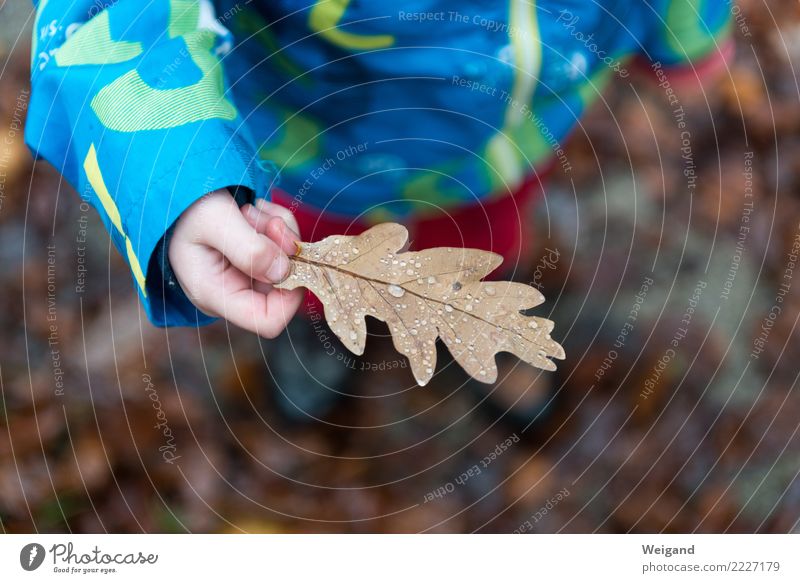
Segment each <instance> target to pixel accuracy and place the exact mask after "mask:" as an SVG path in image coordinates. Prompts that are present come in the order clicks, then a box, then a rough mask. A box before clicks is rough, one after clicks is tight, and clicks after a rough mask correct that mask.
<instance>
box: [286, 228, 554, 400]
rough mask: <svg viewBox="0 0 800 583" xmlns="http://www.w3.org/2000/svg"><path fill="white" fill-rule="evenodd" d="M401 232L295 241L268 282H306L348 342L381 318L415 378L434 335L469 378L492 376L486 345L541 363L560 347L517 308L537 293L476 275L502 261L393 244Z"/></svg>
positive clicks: (429, 363)
mask: <svg viewBox="0 0 800 583" xmlns="http://www.w3.org/2000/svg"><path fill="white" fill-rule="evenodd" d="M407 240H408V231H407V230H406V229H405V227H403V226H402V225H398V224H396V223H383V224H380V225H377V226H375V227H372V228H371V229H369V230H367V231H365V232H364V233H362V234H360V235H358V236H346V235H335V236H332V237H327V238H326V239H323V240H322V241H319V242H317V243H300V244H298V252H297V254H296V255H295V256H293V257H292V258H291V259H292V270H291V273H290V275H289V277H287V278H286V279H285V280H284V281H283V282H282V283H281V284H280V285H278V286H277V287H279V288H281V289H295V288H298V287H306V288H308V289H310V290H311V291H312V292H313V293H314V294H315V295H316V296H317V297H318V298H319V299H320V301H321V302H322V304H323V306H324V308H325V319H326V320H327V322H328V324H329V325H330V327H331V330H332V331H333V332H334V333H335V334H336V335H337V336H338V337H339V339H340V340H341V341H342V343H343V344H344V345H345V346H346V347H347V348H348V350H350V351H352V352H354V353H355V354H363V353H364V346H365V344H366V339H367V326H366V320H365V317H366V316H372V317H373V318H376V319H378V320H381V321H383V322H386V324H387V325H388V326H389V330H390V331H391V334H392V340H393V342H394V346H395V348H396V349H397V350H398V351H399V352H400V353H401V354H403V355H405V356H406V357H408V360H409V363H410V365H411V370H412V372H413V374H414V378H415V379H416V380H417V382H418V383H419V384H420V385H425V384H426V383H427V382H428V381H429V380H430V379H431V377H432V376H433V371H434V369H435V368H436V339H437V338H438V337H441V338H442V340H443V341H444V343H445V345H446V346H447V348H448V349H449V350H450V353H451V354H452V355H453V358H455V360H456V362H458V363H459V364H460V365H461V366H462V367H463V368H464V370H466V371H467V372H468V373H469V374H470V375H471V376H472V377H474V378H475V379H477V380H479V381H482V382H486V383H492V382H494V381H495V380H496V379H497V367H496V366H495V358H494V357H495V354H497V353H498V352H511V353H513V354H515V355H516V356H518V357H519V358H520V359H522V360H524V361H525V362H528V363H530V364H532V365H534V366H537V367H539V368H542V369H546V370H555V364H553V361H552V360H550V358H551V357H552V358H564V350H563V349H562V348H561V346H560V345H559V344H558V343H557V342H556V341H554V340H553V339H552V338H551V337H550V332H551V331H552V330H553V322H552V321H550V320H547V319H544V318H539V317H534V316H526V315H523V314H522V313H521V310H526V309H529V308H532V307H534V306H538V305H539V304H541V303H542V302H543V301H544V296H542V294H541V293H540V292H539V291H538V290H537V289H535V288H533V287H531V286H528V285H524V284H521V283H515V282H510V281H485V282H484V281H480V280H481V279H482V278H484V277H486V276H487V275H489V274H490V273H491V272H492V271H494V270H495V269H496V268H497V267H498V266H499V265H500V263H501V262H502V257H500V256H499V255H497V254H496V253H491V252H488V251H481V250H478V249H459V248H454V247H437V248H434V249H426V250H424V251H416V252H410V251H406V252H400V250H401V249H402V248H403V247H404V246H405V244H406V242H407Z"/></svg>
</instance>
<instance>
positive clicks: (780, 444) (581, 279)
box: [0, 0, 800, 532]
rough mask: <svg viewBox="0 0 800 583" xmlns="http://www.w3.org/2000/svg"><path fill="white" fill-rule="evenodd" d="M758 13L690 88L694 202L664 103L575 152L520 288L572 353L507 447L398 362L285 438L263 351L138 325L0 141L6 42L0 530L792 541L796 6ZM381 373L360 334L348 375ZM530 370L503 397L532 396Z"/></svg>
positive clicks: (64, 211) (588, 136)
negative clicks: (691, 535)
mask: <svg viewBox="0 0 800 583" xmlns="http://www.w3.org/2000/svg"><path fill="white" fill-rule="evenodd" d="M8 4H9V3H6V4H5V6H8ZM768 4H769V6H770V8H771V12H770V11H767V10H764V8H763V4H761V3H760V2H752V1H750V2H742V3H740V5H741V6H742V15H743V16H742V19H741V20H740V21H739V23H738V26H737V45H738V46H737V56H736V58H735V62H733V64H732V67H731V68H730V71H729V74H726V76H725V77H724V78H723V80H722V81H721V82H720V83H719V84H718V85H716V86H715V87H713V88H712V90H711V92H710V93H708V94H706V95H699V96H696V97H691V96H689V95H688V94H686V95H684V94H683V93H681V92H678V95H679V97H680V99H681V104H682V105H683V107H684V109H685V111H686V114H687V123H688V127H689V128H690V129H691V134H692V144H691V148H692V155H693V162H694V164H695V165H696V172H697V174H698V182H697V184H698V187H697V190H696V191H695V192H694V194H693V195H689V194H687V178H686V176H685V175H684V169H685V167H686V166H685V165H686V160H685V158H682V157H681V146H682V144H681V132H680V131H679V130H678V128H677V126H676V122H675V118H674V116H673V114H672V108H671V107H670V105H669V103H668V101H667V99H666V97H665V94H664V92H663V91H662V89H661V88H659V87H657V86H656V85H655V84H654V83H650V82H647V81H645V80H641V81H637V82H636V83H635V84H634V88H633V89H632V88H631V87H629V86H623V85H622V84H617V86H615V87H613V88H612V90H611V91H610V92H609V93H608V94H606V95H605V103H603V102H602V101H601V103H600V104H598V105H597V106H596V107H594V108H593V110H592V112H591V114H590V115H589V116H588V117H587V118H586V119H585V120H584V121H583V123H582V126H581V127H580V128H579V129H578V131H577V132H576V133H575V135H574V136H573V138H572V139H571V140H570V142H569V144H568V158H569V160H570V162H571V165H572V167H573V172H572V174H570V175H566V176H565V175H561V176H559V173H558V172H555V173H554V176H553V180H552V181H551V182H550V183H549V184H548V185H547V189H546V198H545V200H544V201H543V202H542V204H541V205H540V206H539V208H538V211H537V215H536V217H535V218H534V220H536V221H537V224H538V233H539V238H538V239H537V240H536V241H535V242H534V245H535V251H536V257H535V258H534V261H533V263H532V265H531V266H529V267H528V268H527V271H529V272H530V277H531V281H534V282H536V283H537V284H539V285H541V286H542V287H543V291H544V293H545V295H546V296H547V297H548V303H547V304H546V305H545V306H541V307H540V312H541V313H549V314H550V317H552V318H553V319H554V320H555V321H556V331H555V333H554V336H555V337H556V338H557V339H559V340H560V341H562V343H563V344H564V345H565V347H566V350H567V355H568V359H567V360H566V361H564V362H563V363H560V370H559V373H558V374H557V375H556V376H555V380H556V383H557V388H558V393H557V396H556V397H555V398H554V399H553V402H552V404H551V407H550V415H549V417H548V418H547V420H546V423H544V424H543V425H541V426H538V427H537V428H536V429H535V431H534V430H531V431H529V432H527V433H526V434H525V435H521V436H520V435H518V436H516V437H520V438H521V439H519V440H516V439H514V437H515V436H514V435H513V432H512V430H511V429H509V427H508V426H507V425H506V423H505V422H504V419H503V418H501V417H500V416H494V417H492V416H491V415H489V414H486V410H485V409H484V408H482V407H477V404H478V400H479V398H478V397H476V396H475V395H474V394H472V393H469V392H468V391H465V390H461V387H460V385H459V384H458V383H456V382H455V381H454V377H453V376H452V375H450V374H449V373H448V371H445V372H443V373H442V374H439V375H437V376H436V377H435V378H434V380H433V381H432V382H431V384H430V385H428V386H427V387H425V388H418V387H415V386H414V385H413V381H412V379H411V376H410V374H409V372H408V369H407V368H401V367H398V368H392V369H391V370H389V371H378V372H366V371H365V372H361V371H359V372H358V374H356V375H355V379H356V381H355V382H356V385H355V386H353V387H352V390H351V392H352V393H354V394H356V395H361V396H362V397H367V398H351V399H349V400H348V401H346V402H345V403H344V404H343V405H342V406H341V407H339V408H338V409H337V411H336V412H335V414H334V416H333V417H332V418H331V420H329V422H328V423H309V424H308V425H306V426H303V427H297V426H295V427H290V426H287V425H286V424H285V423H283V422H281V420H280V419H277V418H276V417H275V415H274V414H273V412H272V411H273V407H272V403H271V398H270V395H269V392H268V391H267V390H266V387H267V386H268V384H269V383H268V377H269V373H268V372H267V369H266V368H265V365H264V355H263V353H266V354H267V355H268V354H269V352H270V344H269V342H263V343H259V342H258V340H257V339H255V338H253V337H252V336H251V335H249V334H245V333H242V332H239V331H237V330H233V329H227V328H226V327H225V326H224V324H221V323H217V324H215V325H213V326H211V327H208V328H204V329H201V330H199V331H198V330H190V329H172V330H168V331H165V330H161V329H156V328H153V327H151V326H150V325H149V324H148V323H147V322H146V320H145V317H144V315H143V313H142V311H141V310H140V309H139V306H138V302H137V300H136V297H135V295H134V292H133V286H132V284H131V278H130V274H129V273H128V270H127V267H126V266H125V264H124V262H123V261H122V260H121V259H120V257H119V256H118V255H117V253H116V251H114V250H113V249H112V248H111V246H110V242H109V238H108V236H107V234H106V233H105V231H104V230H103V228H102V225H101V224H100V221H99V219H98V217H97V215H96V214H95V213H94V211H89V210H87V209H86V208H85V207H84V208H81V205H80V204H79V200H78V198H77V196H76V194H75V193H74V191H73V190H72V189H71V188H70V187H69V186H68V185H66V184H65V183H64V182H63V181H62V180H61V178H60V176H59V175H58V174H57V173H56V172H55V171H54V170H53V169H52V168H51V167H50V166H48V165H47V164H43V163H42V164H36V166H35V170H34V166H33V162H32V160H31V158H30V155H29V154H28V152H27V150H26V149H25V147H24V145H23V142H22V136H21V132H20V133H17V134H16V135H13V136H12V135H11V134H13V133H14V131H13V129H14V127H15V126H14V118H15V116H18V114H19V111H18V110H19V107H18V104H19V103H20V102H25V100H26V99H27V97H26V91H27V80H26V78H27V66H28V57H27V55H26V54H25V51H26V50H27V45H26V46H22V45H20V46H19V48H18V50H15V51H13V52H11V51H9V48H10V45H12V44H14V43H15V42H16V33H18V32H19V31H18V30H13V31H12V32H13V34H9V31H8V29H6V31H5V36H3V37H2V38H3V39H4V40H5V41H6V47H5V49H4V48H2V47H1V46H0V62H1V63H2V75H1V76H0V132H2V136H0V139H2V138H5V137H6V136H11V137H12V139H11V140H10V147H9V149H8V150H7V152H6V154H5V155H6V158H4V172H5V174H4V176H3V190H2V191H0V265H2V269H0V278H2V284H3V293H2V294H0V329H1V330H2V333H0V396H2V399H1V400H0V526H1V527H2V529H3V531H5V532H30V531H34V530H35V531H39V532H62V531H72V532H95V531H113V532H139V531H148V532H184V531H201V532H208V531H213V532H217V531H225V532H238V531H250V532H295V531H302V532H342V531H345V532H417V531H437V532H466V531H483V532H510V531H514V530H526V531H532V532H557V531H560V532H587V531H588V532H591V531H600V532H620V531H622V532H627V531H632V532H653V531H666V532H686V531H695V530H696V531H701V532H722V531H730V532H752V531H763V532H786V531H791V530H797V529H798V520H799V519H800V481H798V470H799V469H800V437H798V427H800V414H798V413H799V412H800V405H798V389H797V377H798V373H799V372H800V367H798V363H800V342H798V340H799V339H798V333H797V322H798V318H799V317H800V281H794V282H792V281H791V277H789V278H788V279H789V281H788V282H787V279H786V277H785V276H786V273H787V271H786V270H787V265H788V263H787V262H788V261H789V260H790V259H791V254H792V246H793V245H796V243H795V241H796V238H797V237H798V236H800V107H798V79H797V73H796V71H795V70H793V69H792V62H793V63H794V64H795V66H796V65H797V64H800V13H799V10H798V3H797V2H796V1H794V0H785V1H774V2H769V3H768ZM4 10H10V8H4ZM776 23H777V24H776ZM744 26H746V27H747V28H746V29H745V28H744ZM612 112H613V114H612ZM750 173H752V177H750V175H749V174H750ZM750 181H751V182H750ZM748 189H751V190H752V196H750V197H748V196H746V192H748V191H749V190H748ZM750 201H752V213H750V214H748V212H747V211H745V209H749V208H750V207H749V206H748V205H749V203H750ZM744 217H747V219H745V218H744ZM743 226H747V227H748V228H749V230H743V229H742V227H743ZM84 231H85V232H86V236H85V241H86V243H85V246H86V255H85V263H83V265H85V269H86V271H85V283H86V285H85V288H84V289H82V290H81V289H77V288H76V281H78V278H79V277H80V276H81V274H80V273H79V271H78V270H79V266H80V265H81V264H82V263H81V262H82V261H83V258H82V257H79V254H78V249H79V247H80V246H81V245H82V243H81V241H82V240H83V239H84V237H83V235H82V233H83V232H84ZM731 274H733V275H731ZM650 280H652V281H653V284H652V285H647V282H648V281H650ZM787 283H788V284H789V286H788V289H785V287H784V291H783V292H781V291H780V290H781V288H780V286H781V285H782V284H784V286H785V284H787ZM643 284H644V285H643ZM645 287H646V289H645ZM637 294H638V297H639V299H638V302H637ZM778 297H780V300H778V299H776V298H778ZM634 306H638V307H636V308H635V307H634ZM690 308H693V309H690ZM634 313H635V314H636V317H635V318H634V320H633V321H632V320H631V315H632V314H634ZM687 316H689V318H688V323H687ZM626 323H631V326H629V327H626ZM623 329H625V330H627V331H628V334H627V335H625V336H624V337H623V341H622V342H620V341H619V338H620V334H621V331H622V330H623ZM682 330H683V331H682ZM765 330H767V331H768V332H765ZM765 334H766V338H765V339H764V335H765ZM759 337H761V338H762V340H764V342H763V343H759V342H758V340H759ZM615 343H616V344H615ZM54 350H55V351H56V352H54ZM395 359H396V356H395V355H394V353H393V351H392V348H391V346H390V345H389V343H388V342H385V341H383V342H382V341H371V342H370V343H368V352H367V354H365V355H364V356H363V357H358V358H356V359H355V361H354V362H355V364H354V366H356V367H357V368H362V367H364V368H369V367H370V365H371V364H377V363H392V362H394V361H395ZM331 365H332V366H343V364H342V362H341V361H338V362H333V360H332V363H331ZM60 374H63V376H59V375H60ZM538 374H539V373H538V371H530V370H528V369H527V368H525V367H517V368H516V369H514V372H513V373H512V374H510V375H509V376H508V377H507V378H506V379H505V380H504V381H503V382H505V383H510V384H512V385H515V387H516V388H517V389H518V390H519V391H520V392H521V391H523V390H528V391H535V390H539V389H537V387H540V386H541V383H536V382H535V379H536V377H537V376H538ZM61 383H63V386H62V384H61ZM377 397H381V398H377ZM156 406H157V407H158V408H159V409H161V411H163V418H164V419H166V420H167V422H168V425H169V428H170V431H171V432H172V434H173V437H174V439H173V440H172V442H171V443H170V444H169V446H167V445H166V444H165V439H164V435H163V432H162V431H161V430H160V429H157V428H156V424H157V423H158V420H157V409H156V408H155V407H156ZM510 437H511V438H512V439H511V442H512V443H511V445H510V446H508V447H506V448H503V447H500V451H501V453H500V454H497V455H495V456H494V457H491V456H492V452H495V451H496V450H497V449H498V446H499V444H502V443H507V442H506V440H507V439H509V438H510ZM172 446H174V448H172V449H169V448H171V447H172ZM165 447H168V449H169V451H172V452H173V453H174V454H175V455H176V456H179V459H178V460H177V461H176V462H175V463H172V464H171V463H165V461H164V457H163V455H162V454H163V452H164V451H166V450H165V449H164V448H165ZM160 448H161V449H160ZM487 456H489V457H490V458H491V459H490V462H489V463H485V460H486V459H487ZM482 461H483V463H482ZM476 465H477V467H478V468H479V469H480V472H474V471H472V473H470V471H471V469H472V468H474V467H475V466H476ZM464 475H466V476H467V477H465V478H464V477H463V476H464ZM433 492H438V493H439V495H438V496H437V495H431V493H433Z"/></svg>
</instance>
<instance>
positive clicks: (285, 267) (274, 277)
mask: <svg viewBox="0 0 800 583" xmlns="http://www.w3.org/2000/svg"><path fill="white" fill-rule="evenodd" d="M289 267H290V262H289V258H288V257H286V255H284V254H283V253H281V254H280V255H278V257H276V258H275V261H273V262H272V265H270V266H269V269H267V279H269V280H270V281H271V282H273V283H280V282H282V281H283V280H284V279H286V276H287V275H289Z"/></svg>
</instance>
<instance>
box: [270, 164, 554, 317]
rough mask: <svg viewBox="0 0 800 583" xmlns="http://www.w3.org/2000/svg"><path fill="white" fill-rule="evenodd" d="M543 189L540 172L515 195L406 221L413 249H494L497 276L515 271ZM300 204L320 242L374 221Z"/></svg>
mask: <svg viewBox="0 0 800 583" xmlns="http://www.w3.org/2000/svg"><path fill="white" fill-rule="evenodd" d="M541 192H542V184H541V176H538V175H534V176H531V177H530V178H528V179H527V180H526V181H525V182H524V183H523V184H522V185H521V186H520V187H519V188H518V189H517V191H516V192H514V193H513V194H511V195H506V196H498V197H497V198H489V199H487V200H486V201H482V202H480V203H478V204H474V205H469V206H462V207H459V208H456V209H453V210H450V211H448V212H442V213H441V214H438V215H433V216H430V215H428V216H425V217H422V218H412V219H411V220H410V221H407V222H404V224H405V226H406V227H407V228H408V231H409V248H410V249H411V250H412V251H413V250H421V249H428V248H430V247H471V248H474V249H484V250H486V251H494V252H495V253H498V254H499V255H502V256H503V257H504V259H505V261H504V262H503V265H502V267H501V269H499V270H497V271H496V272H495V274H494V275H497V274H499V273H502V272H505V271H507V270H512V269H513V268H514V267H515V266H519V265H520V264H524V260H525V258H526V253H525V251H526V248H527V247H528V246H529V245H530V240H531V228H530V209H531V205H532V204H533V202H534V201H535V200H537V199H538V198H539V195H540V194H541ZM272 199H273V201H275V202H276V203H278V204H281V205H284V206H286V207H287V208H292V206H291V203H292V197H291V196H289V195H288V194H287V193H286V192H284V191H282V190H279V189H275V190H273V192H272ZM295 208H296V210H295V217H296V218H297V223H298V225H299V226H300V236H301V238H302V239H303V241H311V242H313V241H319V240H320V239H324V238H325V237H328V236H330V235H358V234H359V233H361V232H362V231H364V230H366V229H368V228H369V227H370V226H371V225H370V224H367V223H366V222H364V221H359V220H352V219H348V218H345V217H341V216H338V215H331V214H329V213H323V212H321V211H319V210H318V209H316V208H313V207H310V206H307V205H303V204H301V205H300V206H297V207H295ZM517 269H519V267H517ZM310 305H313V306H315V307H316V308H319V304H318V302H317V300H316V298H315V297H314V296H312V295H311V294H309V296H308V298H307V301H306V306H310Z"/></svg>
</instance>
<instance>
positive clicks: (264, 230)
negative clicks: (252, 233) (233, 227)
mask: <svg viewBox="0 0 800 583" xmlns="http://www.w3.org/2000/svg"><path fill="white" fill-rule="evenodd" d="M269 204H271V203H269ZM273 206H278V205H273ZM284 210H285V211H286V212H287V213H289V211H288V210H286V209H284ZM242 214H243V215H244V217H245V219H247V222H248V223H250V226H252V227H253V228H254V229H255V230H256V231H257V232H258V233H260V234H262V235H266V236H267V237H269V238H270V239H271V240H272V241H273V242H275V243H276V244H277V245H278V247H280V248H281V250H282V251H283V252H284V253H286V254H288V255H294V254H295V253H297V244H298V243H299V242H300V236H299V235H298V234H297V232H296V231H294V230H293V229H292V227H291V225H289V224H287V223H286V220H285V219H284V218H283V217H282V216H279V215H272V214H269V213H268V212H266V211H264V210H262V209H259V208H257V207H254V206H253V205H250V204H248V205H245V206H243V207H242ZM289 214H291V213H289Z"/></svg>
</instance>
